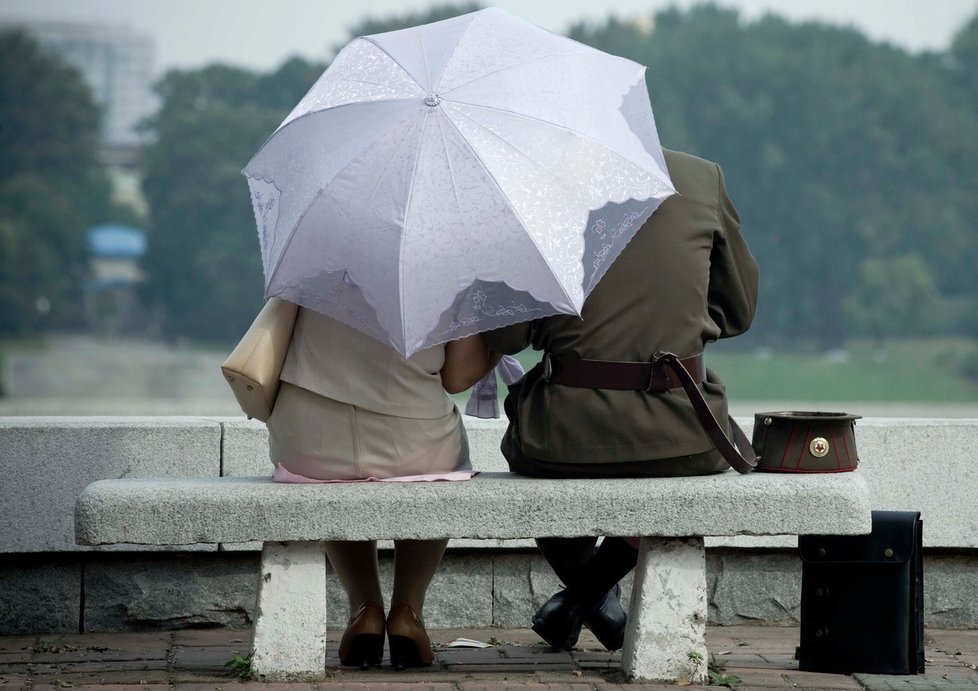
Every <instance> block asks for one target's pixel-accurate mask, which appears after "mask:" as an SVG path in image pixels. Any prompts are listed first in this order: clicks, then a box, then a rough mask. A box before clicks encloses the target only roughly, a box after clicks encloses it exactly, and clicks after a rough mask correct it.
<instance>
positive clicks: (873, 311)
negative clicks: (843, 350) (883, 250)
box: [845, 254, 942, 342]
mask: <svg viewBox="0 0 978 691" xmlns="http://www.w3.org/2000/svg"><path fill="white" fill-rule="evenodd" d="M845 311H846V314H847V316H848V318H849V319H850V320H851V322H852V323H851V331H852V333H853V334H857V335H868V336H872V337H874V338H875V339H876V340H878V341H880V342H882V341H883V340H884V339H885V338H886V337H890V336H926V335H929V334H932V333H933V332H934V330H935V329H936V328H937V327H938V326H939V320H940V318H941V311H942V310H941V297H940V293H939V292H938V290H937V284H936V282H935V281H934V277H933V276H932V275H931V272H930V270H929V269H928V268H927V265H926V264H925V263H924V260H923V259H921V258H920V256H919V255H916V254H908V255H903V256H899V257H876V258H872V259H867V260H865V261H864V262H862V264H861V265H860V267H859V277H858V283H857V286H856V289H855V290H854V291H853V292H852V293H850V294H849V295H848V296H847V297H846V301H845Z"/></svg>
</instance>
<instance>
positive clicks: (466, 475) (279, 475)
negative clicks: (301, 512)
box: [272, 463, 478, 484]
mask: <svg viewBox="0 0 978 691" xmlns="http://www.w3.org/2000/svg"><path fill="white" fill-rule="evenodd" d="M477 472H478V471H475V470H456V471H454V472H451V473H430V474H427V475H402V476H400V477H385V478H381V477H366V478H363V479H358V480H314V479H312V478H308V477H303V476H302V475H296V474H295V473H290V472H289V471H288V470H286V469H285V468H283V467H282V464H281V463H279V464H277V465H276V466H275V473H274V474H273V475H272V481H273V482H286V483H292V484H330V483H335V482H463V481H465V480H471V479H472V477H473V476H474V475H475V474H476V473H477Z"/></svg>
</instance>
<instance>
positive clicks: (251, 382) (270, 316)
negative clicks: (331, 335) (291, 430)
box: [221, 298, 299, 422]
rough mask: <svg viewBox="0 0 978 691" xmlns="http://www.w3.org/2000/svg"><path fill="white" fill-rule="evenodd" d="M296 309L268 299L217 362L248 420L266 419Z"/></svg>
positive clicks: (288, 303)
mask: <svg viewBox="0 0 978 691" xmlns="http://www.w3.org/2000/svg"><path fill="white" fill-rule="evenodd" d="M298 310H299V307H298V305H296V304H294V303H291V302H287V301H285V300H281V299H279V298H270V299H269V300H268V302H266V303H265V306H264V307H263V308H262V310H261V312H259V313H258V316H257V317H255V321H254V323H252V325H251V327H250V328H249V329H248V331H247V332H246V333H245V335H244V337H243V338H242V339H241V342H240V343H238V345H237V346H236V347H235V349H234V350H233V351H232V352H231V354H230V355H228V357H227V360H225V361H224V364H223V365H221V372H223V373H224V378H225V379H227V381H228V384H230V385H231V391H232V392H234V397H235V398H236V399H237V400H238V405H240V406H241V410H243V411H244V413H245V415H247V416H248V418H249V419H250V418H255V419H257V420H261V421H262V422H267V421H268V418H269V417H271V414H272V407H273V406H274V405H275V397H276V396H277V395H278V384H279V376H280V375H281V374H282V366H283V365H284V364H285V355H286V354H287V353H288V352H289V343H291V342H292V329H293V328H294V327H295V315H296V313H297V312H298Z"/></svg>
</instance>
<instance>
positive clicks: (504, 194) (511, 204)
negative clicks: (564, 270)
mask: <svg viewBox="0 0 978 691" xmlns="http://www.w3.org/2000/svg"><path fill="white" fill-rule="evenodd" d="M466 117H467V116H466ZM445 119H446V120H448V122H449V124H451V126H452V127H453V128H454V129H455V131H456V132H458V137H459V139H460V140H461V141H462V142H463V143H464V145H465V146H466V148H468V150H469V151H470V152H471V153H472V155H473V156H474V157H475V158H476V160H477V161H479V163H481V164H482V169H483V170H484V171H485V172H486V174H487V175H488V176H489V178H490V179H491V180H492V182H493V184H494V185H495V186H496V189H497V190H499V196H500V197H502V199H503V201H505V203H506V206H507V207H509V209H510V211H512V212H513V215H514V216H516V218H518V219H519V221H520V224H522V225H523V226H524V227H525V226H526V222H525V221H524V219H523V216H522V215H521V214H520V212H519V210H517V209H516V207H515V206H513V203H512V202H511V201H510V200H509V197H507V196H506V193H505V192H504V191H503V188H502V186H501V185H500V184H499V181H498V180H497V179H496V176H495V175H493V174H492V171H491V170H490V169H489V166H487V165H486V162H485V161H484V160H482V157H481V156H480V155H479V152H478V151H476V150H475V149H473V148H472V146H471V145H470V144H469V142H468V140H467V139H466V138H465V135H463V134H462V132H461V130H459V129H458V126H457V125H456V124H455V123H454V122H452V119H451V118H449V117H447V116H446V117H445ZM469 119H470V120H471V118H469ZM476 125H478V126H479V127H482V125H479V123H476ZM493 134H495V133H493ZM507 144H508V142H507ZM453 181H454V178H453ZM527 237H529V238H530V242H532V243H533V246H534V247H536V248H537V250H538V251H539V253H540V256H541V257H543V256H546V255H545V254H544V253H543V252H542V251H540V250H541V248H540V245H539V244H538V243H537V241H536V239H535V238H534V237H533V236H532V235H530V234H529V233H528V234H527ZM543 263H544V265H545V266H546V267H547V270H548V271H550V274H551V275H552V276H553V277H554V279H555V281H554V282H555V283H556V284H557V285H558V286H559V287H560V292H561V293H563V294H564V298H566V300H567V302H569V303H571V304H573V303H574V300H573V299H571V296H570V295H568V294H567V291H566V290H564V285H563V283H561V281H560V277H559V276H557V274H556V273H554V270H553V267H552V266H550V263H549V262H547V261H546V260H544V262H543Z"/></svg>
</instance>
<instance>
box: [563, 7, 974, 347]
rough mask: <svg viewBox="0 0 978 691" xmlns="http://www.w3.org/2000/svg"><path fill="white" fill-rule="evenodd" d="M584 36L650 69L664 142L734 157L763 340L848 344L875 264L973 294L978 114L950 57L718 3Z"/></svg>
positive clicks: (734, 184)
mask: <svg viewBox="0 0 978 691" xmlns="http://www.w3.org/2000/svg"><path fill="white" fill-rule="evenodd" d="M972 24H974V22H972ZM966 31H967V29H966ZM573 35H574V37H575V38H577V39H578V40H581V41H583V42H586V43H589V44H591V45H594V46H596V47H598V48H601V49H605V50H611V51H614V52H617V53H619V54H622V55H625V56H626V57H630V58H632V59H635V60H636V61H638V62H641V63H643V64H646V65H649V66H650V67H649V71H648V77H647V78H648V82H649V90H650V93H651V96H652V102H653V107H654V109H655V112H656V120H657V123H658V125H659V132H660V136H661V139H662V142H663V145H664V146H667V147H671V148H679V149H684V150H686V151H689V152H690V153H694V154H698V155H701V156H704V157H707V158H710V159H713V160H716V161H718V162H720V163H721V165H723V167H724V169H725V171H726V174H727V181H728V185H729V188H730V191H731V195H732V197H733V198H734V200H735V202H736V203H737V205H738V208H739V209H740V211H741V215H742V217H743V220H744V232H745V235H746V236H747V238H748V240H749V242H750V244H751V246H752V248H753V250H754V252H755V254H756V256H757V257H758V260H759V262H760V264H761V272H762V274H761V275H762V279H761V280H762V291H761V304H760V307H759V311H758V319H757V323H756V325H755V330H754V334H753V338H754V339H756V340H765V341H798V340H807V341H812V342H816V343H819V344H820V345H822V346H823V347H830V346H835V345H839V344H841V343H842V341H843V339H844V338H845V336H846V335H847V334H848V333H850V332H851V331H852V329H853V327H854V326H855V325H856V324H855V321H854V320H855V317H854V316H852V315H851V311H847V310H846V309H844V304H845V303H846V300H847V298H849V297H850V296H852V295H853V294H854V292H855V291H857V290H859V289H860V285H861V283H860V281H861V280H864V279H861V278H860V276H861V271H862V269H863V265H864V262H866V261H867V260H877V259H878V260H881V261H883V262H884V263H885V260H886V258H888V257H894V256H902V255H906V254H914V255H915V256H917V257H919V259H920V261H921V262H922V266H921V267H920V268H921V270H925V271H927V272H929V273H930V275H931V276H932V278H933V280H934V281H935V283H936V286H937V289H938V290H940V291H941V293H942V294H943V295H944V296H945V297H947V298H948V299H955V298H956V297H957V296H959V295H960V294H961V293H962V292H963V291H967V290H969V288H968V284H969V283H970V282H971V281H970V278H969V273H970V270H969V269H968V268H967V267H968V266H969V265H971V264H972V263H973V262H974V260H975V259H976V258H978V252H976V249H978V244H976V235H978V233H976V228H975V221H974V219H975V213H974V211H975V208H974V199H973V197H974V195H973V192H972V191H973V189H975V187H974V182H975V180H974V171H975V168H976V162H978V148H976V146H975V144H974V142H976V141H978V113H976V110H975V108H974V107H973V106H972V107H971V108H967V107H964V106H963V105H962V104H961V103H960V101H959V99H957V98H955V97H954V95H953V88H952V87H951V82H950V79H949V76H950V75H948V73H947V70H946V68H945V63H944V62H943V61H939V60H934V59H933V56H913V55H910V54H907V53H906V52H904V51H901V50H899V49H897V48H894V47H892V46H889V45H885V44H874V43H872V42H870V41H869V40H868V39H867V38H866V37H864V36H863V35H862V34H860V33H859V32H857V31H855V30H853V29H843V28H838V27H834V26H829V25H825V24H819V23H815V22H808V23H803V24H790V23H788V22H786V21H784V20H782V19H779V18H776V17H774V16H766V17H763V18H762V19H760V20H758V21H755V22H751V23H745V22H744V21H743V20H742V19H741V18H740V17H739V15H738V14H737V12H735V11H733V10H726V9H720V8H717V7H714V6H698V7H694V8H693V9H691V10H688V11H680V10H677V9H672V10H667V11H664V12H660V13H659V14H657V15H656V16H655V22H654V31H653V32H651V33H649V34H642V33H640V32H637V31H636V30H635V29H633V28H631V27H629V26H627V25H623V24H621V23H620V22H616V21H614V20H610V21H609V22H607V23H606V24H604V25H602V26H596V27H586V26H578V27H576V28H575V30H574V31H573ZM963 40H964V39H959V42H958V43H956V44H955V45H956V46H959V48H960V51H961V54H962V58H961V59H962V60H964V57H963V56H964V55H966V54H967V51H966V50H965V49H964V47H963V44H962V43H961V42H962V41H963ZM970 74H971V75H973V74H974V72H973V71H971V72H970ZM857 302H858V301H857ZM862 304H866V303H865V302H863V303H862ZM975 316H976V317H978V313H976V315H975ZM889 318H890V319H891V320H892V321H893V325H894V327H895V328H897V329H899V330H902V332H903V333H908V334H913V333H920V326H919V322H918V321H916V320H915V319H913V318H911V317H909V316H908V315H906V314H904V313H899V314H890V315H889ZM856 321H858V320H856ZM945 328H947V329H953V328H955V325H954V324H946V325H945Z"/></svg>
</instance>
